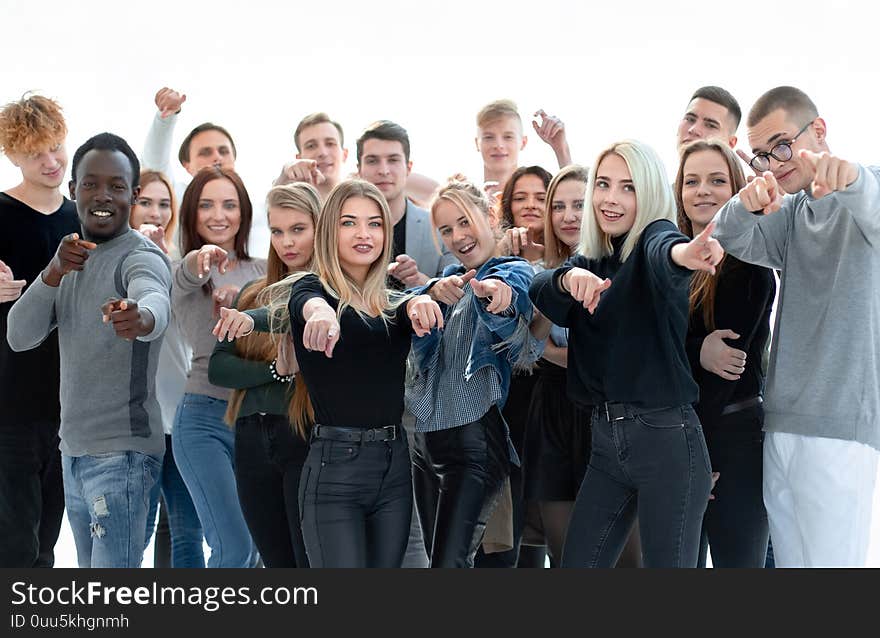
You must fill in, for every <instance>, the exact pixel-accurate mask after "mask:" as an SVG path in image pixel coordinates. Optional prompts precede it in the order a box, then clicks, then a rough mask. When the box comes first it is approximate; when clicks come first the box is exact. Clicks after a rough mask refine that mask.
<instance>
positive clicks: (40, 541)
mask: <svg viewBox="0 0 880 638" xmlns="http://www.w3.org/2000/svg"><path fill="white" fill-rule="evenodd" d="M66 136H67V126H66V125H65V123H64V117H63V116H62V114H61V108H60V107H59V106H58V104H57V103H56V102H54V101H53V100H50V99H48V98H45V97H42V96H39V95H31V96H25V97H24V98H22V99H21V100H19V101H17V102H12V103H10V104H7V105H6V106H5V107H3V109H2V111H0V150H2V151H3V152H4V153H5V154H6V156H7V157H8V158H9V160H10V161H11V162H12V163H13V164H14V165H15V166H17V167H18V168H19V169H20V170H21V176H22V181H21V183H20V184H18V185H17V186H15V187H13V188H10V189H9V190H7V191H5V192H2V193H0V227H2V228H3V231H2V232H0V538H2V542H0V567H51V566H52V565H53V564H54V562H55V556H54V551H53V550H54V547H55V542H56V541H57V540H58V533H59V531H60V529H61V518H62V515H63V513H64V491H63V487H62V482H61V455H60V453H59V451H58V427H59V423H60V410H61V408H60V405H59V401H58V395H59V388H58V384H59V358H58V340H57V337H56V336H55V334H54V333H53V335H52V336H50V337H49V338H48V339H46V341H44V342H43V343H42V344H41V345H40V346H39V347H37V348H35V349H33V350H30V351H28V352H20V353H16V352H13V351H12V350H11V349H10V348H9V344H8V343H7V341H6V330H7V319H8V316H9V310H10V308H11V307H12V304H13V303H14V301H15V300H16V299H17V298H18V297H19V296H20V295H21V293H22V292H23V288H24V287H26V286H27V285H29V284H30V283H32V282H33V281H34V279H36V278H37V277H39V276H40V271H41V270H42V269H43V268H44V267H45V265H46V264H47V263H48V262H49V260H51V259H52V257H53V256H54V255H55V250H56V249H57V248H58V244H59V243H60V242H61V239H62V238H63V237H64V236H65V235H68V234H70V233H79V232H81V231H80V224H79V218H78V217H77V215H76V207H75V205H74V204H73V202H71V201H70V200H68V199H66V198H65V197H64V196H63V195H62V194H61V191H60V190H59V186H60V185H61V184H62V182H63V181H64V173H65V170H66V168H67V153H66V151H65V149H64V139H65V137H66ZM83 399H84V400H85V399H87V397H83Z"/></svg>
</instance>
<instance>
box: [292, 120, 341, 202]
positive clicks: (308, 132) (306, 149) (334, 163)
mask: <svg viewBox="0 0 880 638" xmlns="http://www.w3.org/2000/svg"><path fill="white" fill-rule="evenodd" d="M299 148H300V149H302V150H300V152H299V153H297V154H296V158H297V159H310V160H315V162H317V165H318V170H319V171H321V174H322V175H323V176H324V178H325V179H326V180H327V182H328V185H330V186H335V185H336V184H338V183H339V181H340V180H341V179H342V171H343V169H344V168H345V160H346V159H347V158H348V150H347V149H344V148H342V144H341V143H340V141H339V131H338V130H337V129H336V127H335V126H333V124H331V123H330V122H320V123H319V124H312V125H311V126H307V127H305V128H304V129H302V130H301V131H300V132H299Z"/></svg>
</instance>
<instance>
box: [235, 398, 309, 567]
mask: <svg viewBox="0 0 880 638" xmlns="http://www.w3.org/2000/svg"><path fill="white" fill-rule="evenodd" d="M308 450H309V446H308V443H307V442H306V441H304V440H303V439H302V437H300V436H299V434H297V433H296V432H295V431H294V430H293V428H292V426H291V425H290V422H289V421H288V419H287V416H286V415H280V414H265V415H261V414H252V415H248V416H244V417H241V418H239V419H238V420H237V421H236V422H235V484H236V487H237V489H238V500H239V502H240V503H241V513H242V514H243V515H244V520H245V522H246V523H247V526H248V530H249V531H250V533H251V537H252V538H253V539H254V543H255V544H256V546H257V550H258V551H259V552H260V556H261V557H262V559H263V563H264V564H265V565H266V567H308V566H309V561H308V557H307V556H306V547H305V544H304V542H303V535H302V528H301V527H300V523H299V480H300V475H301V474H302V469H303V465H304V464H305V461H306V455H307V454H308Z"/></svg>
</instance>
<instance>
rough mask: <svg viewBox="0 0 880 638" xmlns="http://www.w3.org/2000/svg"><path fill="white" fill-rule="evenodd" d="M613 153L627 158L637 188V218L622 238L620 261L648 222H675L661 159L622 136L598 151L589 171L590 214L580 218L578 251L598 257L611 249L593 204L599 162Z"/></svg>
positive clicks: (628, 253)
mask: <svg viewBox="0 0 880 638" xmlns="http://www.w3.org/2000/svg"><path fill="white" fill-rule="evenodd" d="M612 153H613V154H615V155H619V156H620V158H621V159H622V160H623V161H624V162H626V165H627V168H629V173H630V175H631V176H632V182H633V187H634V188H635V191H636V219H635V221H634V222H633V225H632V228H631V229H630V230H629V232H628V233H627V236H626V240H624V242H623V248H622V249H621V253H620V261H622V262H623V261H626V259H627V257H629V256H630V254H631V253H632V251H633V249H634V248H635V246H636V244H637V243H638V241H639V238H640V237H641V236H642V231H643V230H645V227H646V226H647V225H648V224H650V223H651V222H655V221H657V220H658V219H668V220H669V221H671V222H672V223H675V203H674V202H673V199H672V189H671V188H670V187H669V182H668V181H667V178H666V171H665V169H664V167H663V162H662V161H661V160H660V157H659V156H658V155H657V153H656V151H654V149H652V148H651V147H650V146H648V145H647V144H645V143H643V142H639V141H638V140H624V141H622V142H616V143H614V144H612V145H611V146H609V147H608V148H606V149H605V150H603V151H602V152H601V153H599V156H598V157H597V158H596V162H595V164H593V169H592V170H591V171H590V182H589V184H587V192H586V195H585V202H589V206H590V214H589V215H587V214H585V215H584V216H583V219H582V220H581V243H580V246H578V250H579V252H580V253H581V254H582V255H583V256H584V257H587V258H588V259H599V258H601V257H605V256H608V255H611V254H612V253H613V252H614V249H613V247H612V245H611V237H609V236H608V235H606V234H605V233H604V232H603V231H602V229H601V228H600V227H599V222H598V221H597V220H596V211H595V210H594V209H593V204H592V202H593V191H594V190H595V188H596V175H597V174H598V171H599V165H600V164H601V163H602V160H604V159H605V157H606V156H608V155H611V154H612Z"/></svg>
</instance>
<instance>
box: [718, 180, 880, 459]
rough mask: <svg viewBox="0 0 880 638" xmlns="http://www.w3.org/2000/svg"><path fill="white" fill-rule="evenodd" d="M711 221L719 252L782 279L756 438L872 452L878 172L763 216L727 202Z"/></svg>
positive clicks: (879, 414)
mask: <svg viewBox="0 0 880 638" xmlns="http://www.w3.org/2000/svg"><path fill="white" fill-rule="evenodd" d="M716 221H717V227H716V229H715V234H714V236H715V237H716V238H717V239H718V241H720V242H721V245H722V246H723V247H724V249H725V250H726V251H727V252H729V253H730V254H732V255H734V256H735V257H738V258H739V259H741V260H743V261H746V262H749V263H752V264H757V265H759V266H766V267H768V268H774V269H777V270H779V269H781V270H782V282H781V287H780V289H779V301H778V307H777V313H776V326H775V329H774V333H773V348H772V350H771V352H770V369H769V372H768V376H767V390H766V403H765V411H766V418H765V423H764V429H765V430H766V431H768V432H790V433H793V434H801V435H805V436H817V437H829V438H835V439H845V440H850V441H858V442H860V443H865V444H867V445H870V446H871V447H873V448H875V449H880V168H878V167H859V176H858V177H857V178H856V181H855V182H853V183H852V184H851V185H850V186H849V187H848V188H847V189H846V190H843V191H838V192H834V193H831V194H829V195H826V196H825V197H822V198H820V199H814V198H813V197H812V196H811V195H810V194H808V193H807V192H800V193H797V194H795V195H787V196H786V197H785V198H784V203H783V205H782V209H781V210H779V211H777V212H775V213H771V214H769V215H755V214H753V213H751V212H749V211H747V210H746V209H745V207H744V206H743V205H742V204H741V203H740V201H739V197H738V196H735V197H733V199H731V200H730V201H729V202H728V203H727V204H726V205H725V206H724V207H723V208H722V209H721V210H720V211H719V212H718V215H717V216H716Z"/></svg>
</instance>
